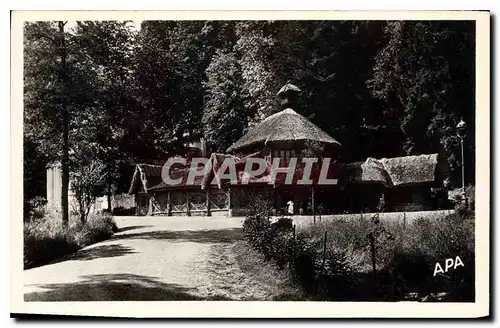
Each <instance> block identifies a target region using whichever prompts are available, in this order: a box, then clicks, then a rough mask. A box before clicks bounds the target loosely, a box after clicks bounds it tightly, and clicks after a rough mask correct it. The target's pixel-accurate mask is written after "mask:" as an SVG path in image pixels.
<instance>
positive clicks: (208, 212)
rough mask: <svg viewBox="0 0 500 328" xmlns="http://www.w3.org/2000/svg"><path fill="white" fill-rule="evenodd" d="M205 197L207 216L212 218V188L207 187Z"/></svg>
mask: <svg viewBox="0 0 500 328" xmlns="http://www.w3.org/2000/svg"><path fill="white" fill-rule="evenodd" d="M205 196H206V201H207V216H212V213H211V212H210V187H207V189H206V193H205Z"/></svg>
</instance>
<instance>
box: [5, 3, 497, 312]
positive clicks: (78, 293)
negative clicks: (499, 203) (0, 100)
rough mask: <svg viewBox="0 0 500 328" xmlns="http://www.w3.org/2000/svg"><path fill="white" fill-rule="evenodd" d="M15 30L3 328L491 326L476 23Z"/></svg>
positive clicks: (468, 14) (461, 17)
mask: <svg viewBox="0 0 500 328" xmlns="http://www.w3.org/2000/svg"><path fill="white" fill-rule="evenodd" d="M11 27H12V32H11V34H12V49H11V62H12V66H11V67H12V80H11V86H12V87H11V94H12V108H11V117H12V122H11V127H12V140H11V144H12V149H11V177H12V184H11V186H10V191H11V199H12V200H11V203H12V217H11V218H10V223H11V232H10V237H11V250H12V255H11V257H12V258H11V312H12V315H13V316H16V314H18V315H19V314H47V315H51V314H52V315H88V316H106V317H166V318H172V317H184V318H186V317H191V318H192V317H245V318H249V317H253V318H270V317H273V318H304V317H309V318H311V317H315V318H341V317H346V318H352V317H364V318H368V317H399V318H402V317H403V318H404V317H412V318H415V317H422V318H424V317H427V318H428V317H432V318H478V317H485V316H488V315H489V314H490V276H489V272H490V263H489V258H490V255H489V252H490V202H489V199H490V187H489V185H490V75H489V74H490V45H489V42H490V41H489V40H490V13H489V12H487V11H483V12H481V11H449V12H448V11H428V12H427V11H416V12H398V11H393V12H370V11H365V12H349V11H345V12H328V11H324V12H320V11H318V12H314V11H310V12H306V11H304V12H286V11H284V12H279V11H274V12H270V11H269V12H255V11H254V12H228V11H225V12H219V13H218V12H190V11H183V12H161V11H156V12H154V11H151V12H140V11H137V12H132V11H129V12H126V11H123V12H120V11H109V12H99V11H96V12H85V11H82V12H78V11H74V12H71V11H57V12H56V11H54V12H50V11H46V12H41V11H40V12H35V11H31V12H23V11H14V12H13V13H12V24H11ZM172 302H174V303H172Z"/></svg>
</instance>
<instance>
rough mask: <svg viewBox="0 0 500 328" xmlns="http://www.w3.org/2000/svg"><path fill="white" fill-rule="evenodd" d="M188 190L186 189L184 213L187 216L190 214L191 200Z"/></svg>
mask: <svg viewBox="0 0 500 328" xmlns="http://www.w3.org/2000/svg"><path fill="white" fill-rule="evenodd" d="M189 196H190V195H189V191H186V214H187V216H191V201H190V199H189V198H190V197H189Z"/></svg>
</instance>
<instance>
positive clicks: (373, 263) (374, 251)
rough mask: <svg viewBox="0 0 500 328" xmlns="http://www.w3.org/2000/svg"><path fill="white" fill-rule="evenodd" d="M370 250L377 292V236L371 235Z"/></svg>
mask: <svg viewBox="0 0 500 328" xmlns="http://www.w3.org/2000/svg"><path fill="white" fill-rule="evenodd" d="M370 249H371V253H372V270H373V286H374V288H375V290H376V288H377V260H376V255H377V254H376V250H375V236H374V234H373V232H372V233H370Z"/></svg>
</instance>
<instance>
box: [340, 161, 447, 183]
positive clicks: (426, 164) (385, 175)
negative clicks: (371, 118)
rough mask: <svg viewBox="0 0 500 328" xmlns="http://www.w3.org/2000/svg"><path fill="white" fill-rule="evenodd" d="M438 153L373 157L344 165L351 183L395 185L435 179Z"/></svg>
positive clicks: (428, 181)
mask: <svg viewBox="0 0 500 328" xmlns="http://www.w3.org/2000/svg"><path fill="white" fill-rule="evenodd" d="M437 170H438V154H430V155H414V156H403V157H394V158H382V159H375V158H371V157H369V158H368V159H367V160H366V161H364V162H355V163H349V164H345V165H344V170H343V171H344V175H345V177H346V178H347V180H348V181H349V182H351V183H381V184H383V185H385V186H386V187H397V186H405V185H414V184H421V183H431V182H434V181H436V177H437Z"/></svg>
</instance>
